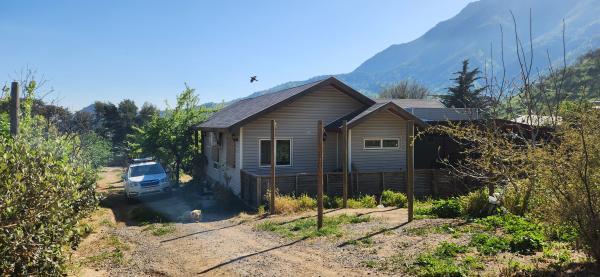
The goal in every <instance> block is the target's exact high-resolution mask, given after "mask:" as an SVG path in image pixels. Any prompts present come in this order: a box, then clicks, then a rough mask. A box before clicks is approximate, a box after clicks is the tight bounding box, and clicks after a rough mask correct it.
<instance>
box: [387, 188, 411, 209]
mask: <svg viewBox="0 0 600 277" xmlns="http://www.w3.org/2000/svg"><path fill="white" fill-rule="evenodd" d="M407 201H408V200H407V197H406V194H404V193H400V192H394V191H391V190H384V191H383V193H382V194H381V204H383V205H384V206H386V207H398V208H403V207H405V206H406V203H407Z"/></svg>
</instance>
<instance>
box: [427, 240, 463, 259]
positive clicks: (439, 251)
mask: <svg viewBox="0 0 600 277" xmlns="http://www.w3.org/2000/svg"><path fill="white" fill-rule="evenodd" d="M465 252H467V246H464V245H458V244H456V243H451V242H445V241H444V242H442V244H440V246H438V247H437V248H436V249H435V255H436V256H438V257H442V258H452V257H456V255H458V254H459V253H465Z"/></svg>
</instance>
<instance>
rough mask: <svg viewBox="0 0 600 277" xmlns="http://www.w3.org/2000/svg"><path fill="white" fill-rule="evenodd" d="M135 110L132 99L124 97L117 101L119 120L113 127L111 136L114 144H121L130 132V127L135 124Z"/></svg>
mask: <svg viewBox="0 0 600 277" xmlns="http://www.w3.org/2000/svg"><path fill="white" fill-rule="evenodd" d="M137 110H138V108H137V106H136V105H135V102H133V100H129V99H125V100H123V101H121V102H120V103H119V107H118V113H119V120H118V123H117V125H116V126H114V127H113V128H114V129H115V136H114V138H113V142H114V143H115V144H123V143H124V141H125V138H126V136H127V134H130V133H131V132H132V129H131V127H132V126H133V124H135V120H136V117H137Z"/></svg>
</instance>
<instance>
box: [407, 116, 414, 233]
mask: <svg viewBox="0 0 600 277" xmlns="http://www.w3.org/2000/svg"><path fill="white" fill-rule="evenodd" d="M414 137H415V128H414V121H412V120H409V121H408V122H407V124H406V180H407V182H406V183H407V184H406V194H407V196H408V222H411V221H412V220H413V215H414V212H413V211H414V208H413V207H414V201H415V156H414V152H415V144H414Z"/></svg>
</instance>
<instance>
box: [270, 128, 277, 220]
mask: <svg viewBox="0 0 600 277" xmlns="http://www.w3.org/2000/svg"><path fill="white" fill-rule="evenodd" d="M275 159H276V158H275V120H271V187H270V189H271V203H270V204H269V209H270V210H271V214H272V215H274V214H275V212H276V209H275V162H276V161H275Z"/></svg>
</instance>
